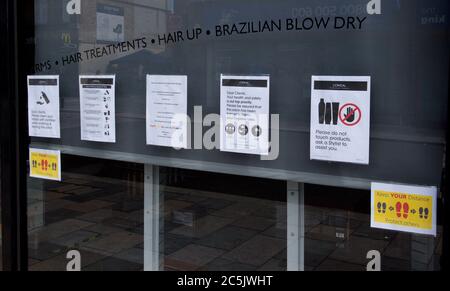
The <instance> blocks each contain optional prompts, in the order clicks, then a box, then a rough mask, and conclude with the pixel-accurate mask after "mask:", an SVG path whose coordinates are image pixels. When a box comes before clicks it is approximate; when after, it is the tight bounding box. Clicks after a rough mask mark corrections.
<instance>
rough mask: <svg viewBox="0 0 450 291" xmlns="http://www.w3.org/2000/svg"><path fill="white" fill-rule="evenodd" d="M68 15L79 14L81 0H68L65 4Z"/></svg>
mask: <svg viewBox="0 0 450 291" xmlns="http://www.w3.org/2000/svg"><path fill="white" fill-rule="evenodd" d="M66 10H67V13H68V14H69V15H74V14H77V15H80V14H81V0H70V1H69V2H68V3H67V6H66Z"/></svg>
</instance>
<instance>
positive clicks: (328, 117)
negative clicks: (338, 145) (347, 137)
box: [325, 103, 331, 124]
mask: <svg viewBox="0 0 450 291" xmlns="http://www.w3.org/2000/svg"><path fill="white" fill-rule="evenodd" d="M325 124H331V103H327V104H326V106H325Z"/></svg>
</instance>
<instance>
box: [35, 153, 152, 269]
mask: <svg viewBox="0 0 450 291" xmlns="http://www.w3.org/2000/svg"><path fill="white" fill-rule="evenodd" d="M62 162H63V164H64V165H65V171H64V172H63V181H62V182H49V181H42V180H37V179H29V186H28V217H29V221H28V228H29V265H30V266H29V269H30V270H39V271H44V270H49V271H64V270H66V265H67V263H68V260H67V259H66V254H67V252H68V251H69V250H78V251H80V254H81V264H82V266H81V267H82V270H85V271H106V270H115V271H116V270H117V271H122V270H124V271H137V270H142V269H143V261H142V260H143V249H142V248H143V236H142V229H143V228H142V226H143V212H142V209H143V201H144V200H143V192H142V191H143V187H142V167H140V166H138V165H136V164H127V163H118V162H109V161H103V160H98V159H95V160H90V159H83V158H80V157H66V158H65V159H63V161H62Z"/></svg>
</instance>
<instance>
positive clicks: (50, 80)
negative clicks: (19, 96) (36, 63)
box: [27, 76, 61, 138]
mask: <svg viewBox="0 0 450 291" xmlns="http://www.w3.org/2000/svg"><path fill="white" fill-rule="evenodd" d="M27 82H28V120H29V123H28V130H29V134H30V136H32V137H45V138H60V137H61V129H60V112H59V76H28V79H27Z"/></svg>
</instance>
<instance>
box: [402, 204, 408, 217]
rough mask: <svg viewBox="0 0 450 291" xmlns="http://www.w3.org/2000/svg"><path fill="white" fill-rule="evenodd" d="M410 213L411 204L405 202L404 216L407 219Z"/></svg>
mask: <svg viewBox="0 0 450 291" xmlns="http://www.w3.org/2000/svg"><path fill="white" fill-rule="evenodd" d="M408 214H409V205H408V203H404V204H403V218H404V219H407V218H408Z"/></svg>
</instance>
